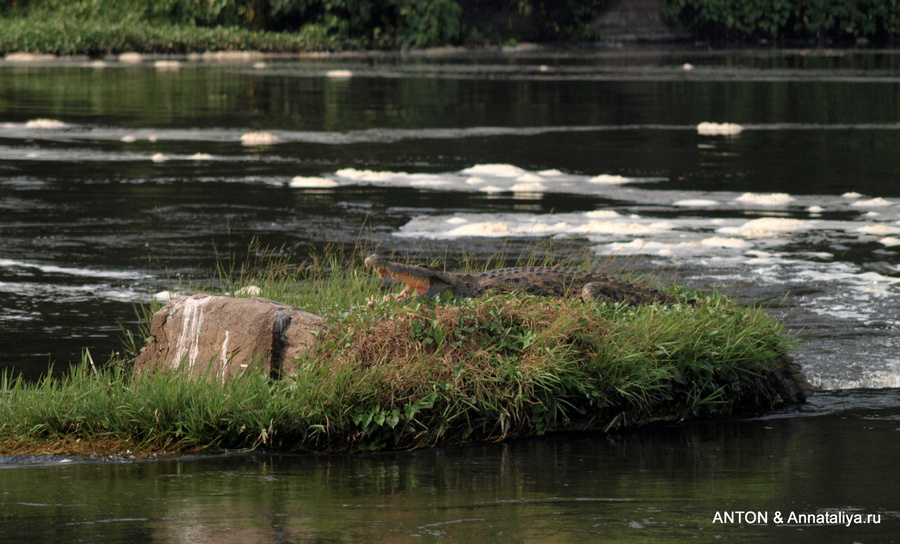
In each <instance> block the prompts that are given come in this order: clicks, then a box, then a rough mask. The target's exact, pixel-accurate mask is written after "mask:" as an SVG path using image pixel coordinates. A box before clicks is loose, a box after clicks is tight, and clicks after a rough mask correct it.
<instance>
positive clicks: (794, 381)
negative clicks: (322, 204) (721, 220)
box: [365, 254, 813, 404]
mask: <svg viewBox="0 0 900 544" xmlns="http://www.w3.org/2000/svg"><path fill="white" fill-rule="evenodd" d="M365 265H366V268H371V269H374V270H375V272H377V273H378V275H379V276H382V277H384V276H389V277H391V278H393V279H394V280H397V281H401V282H403V283H404V284H405V286H404V288H403V291H402V292H401V293H400V295H399V296H398V297H397V298H398V299H405V298H409V297H417V298H424V297H434V296H439V295H441V293H444V292H448V291H449V292H450V293H451V294H452V295H453V296H456V297H461V298H475V297H479V296H483V295H487V294H506V293H527V294H531V295H538V296H551V297H567V296H573V297H574V296H576V295H577V296H580V297H581V299H582V300H583V301H585V302H587V301H594V300H597V301H605V302H612V303H620V302H622V303H625V304H628V305H630V306H638V305H645V304H654V303H661V304H669V305H671V304H679V303H683V304H686V305H687V306H691V307H696V306H698V305H699V303H698V302H697V301H696V300H694V299H688V298H679V297H676V296H675V295H670V294H668V293H664V292H662V291H660V290H658V289H654V288H652V287H646V286H643V285H638V284H636V283H632V282H628V281H624V280H619V279H615V278H611V277H609V276H604V275H601V274H598V273H594V272H586V271H583V270H577V269H572V268H563V267H551V266H519V267H511V268H500V269H497V270H488V271H485V272H479V273H475V274H466V273H458V272H444V271H441V270H438V269H437V268H433V267H430V266H424V265H413V264H402V263H397V262H393V261H389V260H387V259H385V258H384V257H382V256H380V255H376V254H373V255H369V256H368V257H366V259H365ZM769 380H770V381H771V383H772V385H773V387H774V388H775V391H776V392H777V393H778V395H779V396H780V397H781V400H782V402H783V403H785V404H800V403H803V402H806V399H807V398H809V397H810V395H812V392H813V388H812V386H811V385H810V384H809V382H808V381H807V378H806V375H805V374H804V373H803V372H802V371H801V366H800V365H799V364H797V363H795V362H794V360H793V358H791V357H790V356H789V355H788V354H786V353H783V354H782V355H780V356H779V357H778V360H777V361H776V364H775V365H774V368H773V369H772V370H771V372H770V373H769Z"/></svg>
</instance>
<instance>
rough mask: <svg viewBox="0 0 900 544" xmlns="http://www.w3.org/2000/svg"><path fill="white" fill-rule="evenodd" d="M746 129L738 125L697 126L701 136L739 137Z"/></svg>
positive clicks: (703, 124) (706, 124)
mask: <svg viewBox="0 0 900 544" xmlns="http://www.w3.org/2000/svg"><path fill="white" fill-rule="evenodd" d="M743 130H744V127H742V126H741V125H738V124H736V123H709V122H705V123H700V124H699V125H697V134H700V135H701V136H737V135H738V134H740V133H741V132H743Z"/></svg>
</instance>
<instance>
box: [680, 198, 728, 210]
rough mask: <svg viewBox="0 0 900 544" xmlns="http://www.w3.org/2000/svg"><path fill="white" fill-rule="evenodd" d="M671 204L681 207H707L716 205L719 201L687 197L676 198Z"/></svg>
mask: <svg viewBox="0 0 900 544" xmlns="http://www.w3.org/2000/svg"><path fill="white" fill-rule="evenodd" d="M672 205H673V206H682V207H685V208H705V207H708V206H718V205H719V201H718V200H709V199H703V198H694V199H690V198H688V199H685V200H678V201H675V202H673V203H672Z"/></svg>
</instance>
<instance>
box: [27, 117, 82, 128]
mask: <svg viewBox="0 0 900 544" xmlns="http://www.w3.org/2000/svg"><path fill="white" fill-rule="evenodd" d="M71 126H72V125H70V124H68V123H64V122H62V121H59V120H57V119H32V120H30V121H27V122H26V123H25V127H26V128H37V129H43V130H58V129H66V128H71Z"/></svg>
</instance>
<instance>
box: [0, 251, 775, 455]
mask: <svg viewBox="0 0 900 544" xmlns="http://www.w3.org/2000/svg"><path fill="white" fill-rule="evenodd" d="M356 262H357V264H355V265H349V267H347V266H345V265H343V264H341V265H338V263H332V264H333V265H332V266H327V267H321V268H318V269H317V270H319V272H314V271H312V272H311V270H313V268H307V269H306V271H305V272H304V273H305V274H306V276H307V277H306V278H305V279H304V280H303V281H298V280H297V271H296V270H292V269H290V268H287V267H282V268H277V267H276V268H270V269H269V270H267V271H266V272H265V273H263V274H262V275H256V276H255V277H248V278H246V280H245V281H244V282H240V283H239V284H238V285H231V286H229V289H230V290H231V291H232V292H234V291H235V289H234V288H235V287H239V286H240V285H250V284H251V283H252V284H256V285H259V286H260V287H261V288H262V292H261V296H263V297H266V298H270V299H273V300H277V301H280V302H284V303H288V304H292V305H295V306H298V307H300V308H302V309H305V310H307V311H312V312H315V313H319V314H320V315H323V316H325V317H326V319H327V322H328V326H327V328H326V330H325V331H323V332H322V333H320V336H319V339H318V343H317V345H316V348H315V349H314V350H313V352H312V353H310V354H309V355H308V356H307V357H306V359H305V360H303V361H302V364H301V365H300V367H299V370H298V371H297V372H295V373H293V374H292V375H289V376H284V377H283V378H282V379H278V380H273V379H270V378H269V377H268V376H265V375H263V374H261V373H246V374H245V375H243V376H241V377H239V378H237V379H234V380H232V381H229V382H227V383H224V384H222V383H220V382H218V381H214V380H192V379H190V378H189V377H187V376H186V375H184V374H182V373H179V372H177V371H172V372H150V373H144V374H140V375H139V376H134V375H133V373H132V372H131V369H130V366H129V361H128V360H127V359H125V358H123V359H122V360H114V361H111V362H110V363H108V364H106V365H95V364H94V363H93V361H92V360H91V358H90V356H89V355H88V354H87V353H86V354H85V356H84V361H83V362H82V364H80V365H77V366H76V367H74V368H73V370H72V372H71V373H69V374H68V375H67V376H65V377H63V378H54V377H47V378H45V379H43V380H41V381H39V382H37V383H26V382H24V381H23V380H21V379H14V378H12V377H10V376H3V377H2V383H0V391H3V394H2V395H0V454H9V453H22V452H28V453H34V452H44V453H54V452H74V453H84V452H86V451H87V452H101V453H110V452H122V451H125V450H130V451H132V452H168V451H221V450H226V449H243V448H265V449H274V450H284V451H317V452H341V451H371V450H390V449H410V448H420V447H430V446H438V445H447V444H458V443H465V442H470V441H499V440H504V439H513V438H519V437H529V436H535V435H541V434H544V433H552V432H563V431H609V430H613V429H620V428H626V427H633V426H638V425H642V424H647V423H650V422H679V421H682V420H689V419H696V418H703V419H708V418H721V417H727V416H731V415H733V414H736V413H740V412H742V411H747V410H760V409H770V408H772V407H773V406H774V405H775V404H776V403H777V402H778V400H779V398H778V394H777V392H776V391H775V390H774V389H773V386H772V383H771V380H770V379H769V377H768V375H769V373H770V372H771V370H772V369H773V368H774V367H775V365H778V364H780V363H779V361H780V359H781V358H782V357H783V355H784V353H785V351H786V349H787V347H789V346H788V344H789V342H788V341H787V340H786V339H785V335H784V332H783V329H782V327H781V325H780V324H779V323H778V322H777V321H776V320H775V319H773V318H772V317H771V316H769V315H768V314H767V313H766V312H765V311H764V310H762V309H759V308H752V307H744V306H739V305H736V304H734V303H732V302H730V301H729V300H727V299H726V298H724V297H722V296H718V295H698V294H696V293H692V296H694V297H695V298H697V299H699V300H700V305H699V307H697V308H692V307H688V306H686V305H679V304H675V305H659V304H654V305H650V306H640V307H629V306H624V305H615V304H607V303H601V302H596V303H582V302H581V301H580V300H577V299H575V300H569V299H553V298H545V297H533V296H520V295H496V296H489V297H482V298H477V299H462V300H441V301H431V300H414V301H407V302H403V303H399V302H377V303H369V304H366V303H365V302H364V301H365V300H366V299H367V298H370V297H373V296H377V295H379V284H378V282H376V281H375V280H374V278H373V277H372V276H371V275H370V274H368V273H366V271H365V270H362V266H361V264H360V263H359V261H358V260H357V261H356ZM673 292H674V291H673ZM139 343H140V341H139ZM138 347H139V346H138Z"/></svg>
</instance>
